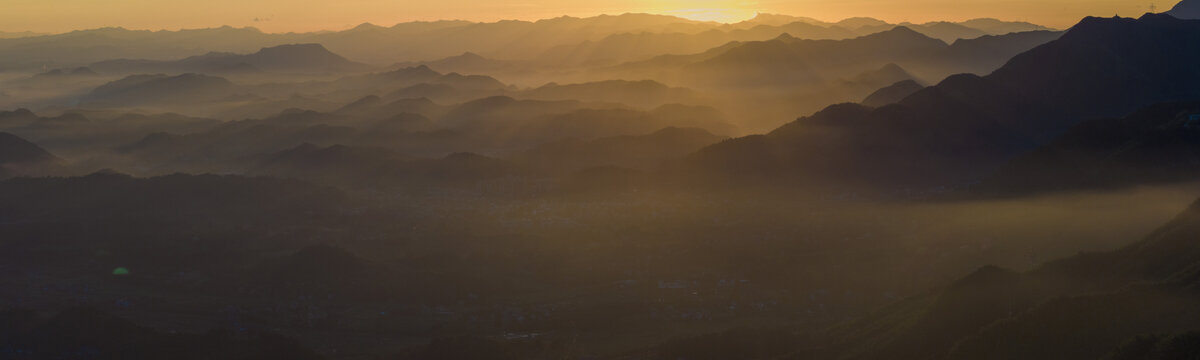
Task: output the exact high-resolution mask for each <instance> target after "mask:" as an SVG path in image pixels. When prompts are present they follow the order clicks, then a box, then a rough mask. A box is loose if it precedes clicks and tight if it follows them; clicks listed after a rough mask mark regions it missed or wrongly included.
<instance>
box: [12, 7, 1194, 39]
mask: <svg viewBox="0 0 1200 360" xmlns="http://www.w3.org/2000/svg"><path fill="white" fill-rule="evenodd" d="M1175 2H1176V0H1165V1H1159V2H1154V3H1155V4H1156V5H1157V6H1158V7H1159V9H1160V10H1165V9H1169V8H1170V7H1171V6H1173V5H1174V3H1175ZM1151 3H1152V2H1151V1H1136V0H1135V1H1130V0H607V1H596V0H435V1H430V0H204V1H198V0H0V31H37V32H63V31H69V30H75V29H84V28H96V27H105V26H122V27H126V28H133V29H171V30H174V29H180V28H204V27H216V26H220V25H233V26H238V27H241V26H254V27H257V28H260V29H262V30H264V31H268V32H286V31H314V30H325V29H331V30H340V29H345V28H348V27H351V26H354V25H356V24H359V23H363V22H371V23H375V24H378V25H392V24H395V23H398V22H404V21H412V20H436V19H465V20H475V21H495V20H500V19H522V20H533V19H540V18H547V17H555V16H559V15H572V16H591V15H597V14H603V13H608V14H619V13H625V12H648V13H660V14H672V15H681V16H692V17H697V18H703V19H717V20H723V21H735V20H740V19H742V18H748V17H751V16H753V14H754V13H756V12H771V13H782V14H789V15H797V16H809V17H814V18H818V19H823V20H838V19H842V18H845V17H851V16H871V17H876V18H880V19H884V20H888V21H892V22H900V21H912V22H924V21H931V20H964V19H969V18H975V17H995V18H1001V19H1006V20H1024V21H1030V22H1035V23H1039V24H1043V25H1048V26H1053V27H1059V28H1066V27H1069V26H1070V25H1071V24H1074V23H1075V22H1076V21H1078V20H1079V19H1080V18H1082V17H1084V16H1088V15H1097V16H1112V15H1114V14H1120V15H1122V16H1139V15H1141V14H1142V13H1144V12H1146V11H1147V9H1148V7H1149V5H1150V4H1151Z"/></svg>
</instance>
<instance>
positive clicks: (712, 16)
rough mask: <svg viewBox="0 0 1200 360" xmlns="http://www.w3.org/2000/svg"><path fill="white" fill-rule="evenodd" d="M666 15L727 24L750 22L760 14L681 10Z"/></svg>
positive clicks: (724, 10)
mask: <svg viewBox="0 0 1200 360" xmlns="http://www.w3.org/2000/svg"><path fill="white" fill-rule="evenodd" d="M664 13H665V14H667V15H674V16H678V17H681V18H685V19H691V20H696V21H715V22H719V23H727V24H728V23H735V22H739V21H745V20H750V19H752V18H754V16H755V15H758V12H757V11H754V10H747V9H723V8H701V9H679V10H671V11H665V12H664Z"/></svg>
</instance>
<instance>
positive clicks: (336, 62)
mask: <svg viewBox="0 0 1200 360" xmlns="http://www.w3.org/2000/svg"><path fill="white" fill-rule="evenodd" d="M88 67H89V68H91V69H92V70H94V71H99V72H102V73H106V74H134V73H139V74H144V73H171V74H180V73H202V74H213V75H216V74H222V73H233V74H239V73H257V72H271V73H285V74H286V73H310V74H325V73H346V72H365V71H368V70H371V69H372V68H371V66H368V65H365V64H360V63H356V62H352V61H350V60H346V58H343V57H341V56H340V55H337V54H334V53H332V52H330V51H329V50H326V49H325V47H324V46H321V45H320V44H293V45H280V46H274V47H269V48H263V49H261V50H259V51H258V52H255V53H253V54H246V55H239V54H231V53H216V52H214V53H208V54H205V55H200V56H192V57H188V58H185V59H180V60H174V61H154V60H124V59H122V60H106V61H101V62H97V63H94V64H91V65H89V66H88Z"/></svg>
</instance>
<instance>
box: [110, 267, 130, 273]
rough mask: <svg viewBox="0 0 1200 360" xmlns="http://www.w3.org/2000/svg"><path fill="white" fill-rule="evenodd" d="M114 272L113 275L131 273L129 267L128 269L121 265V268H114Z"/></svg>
mask: <svg viewBox="0 0 1200 360" xmlns="http://www.w3.org/2000/svg"><path fill="white" fill-rule="evenodd" d="M112 274H113V275H129V269H126V268H124V267H119V268H116V269H113V271H112Z"/></svg>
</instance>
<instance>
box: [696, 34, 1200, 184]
mask: <svg viewBox="0 0 1200 360" xmlns="http://www.w3.org/2000/svg"><path fill="white" fill-rule="evenodd" d="M1198 38H1200V22H1196V21H1185V20H1178V19H1175V18H1172V17H1170V16H1166V15H1152V14H1149V15H1146V16H1144V17H1143V18H1141V19H1137V20H1135V19H1100V18H1088V19H1085V20H1084V21H1083V22H1081V23H1080V24H1079V25H1077V26H1075V27H1074V28H1072V29H1071V30H1070V31H1068V32H1067V34H1065V35H1063V37H1062V38H1060V39H1058V40H1055V41H1052V42H1050V43H1048V44H1046V45H1043V46H1039V47H1037V48H1036V49H1034V50H1031V51H1029V52H1026V53H1024V54H1021V55H1019V56H1017V57H1015V58H1014V59H1013V60H1012V61H1010V62H1009V63H1008V64H1007V65H1005V66H1004V67H1002V68H1001V69H999V70H997V71H996V72H995V73H992V74H991V75H988V76H986V77H978V76H974V75H956V76H952V77H950V78H948V79H946V80H945V81H942V82H941V83H939V84H938V85H936V86H932V87H929V88H926V89H924V90H921V91H918V92H916V93H914V94H912V95H910V96H908V97H907V98H905V99H904V100H902V101H900V102H899V103H898V104H895V105H889V106H884V107H881V108H869V107H864V106H860V105H852V104H844V105H835V106H831V107H830V108H828V109H826V110H824V111H821V112H818V113H816V114H814V115H812V116H809V117H805V118H801V119H799V120H797V121H795V122H793V123H790V124H788V125H785V126H783V127H781V128H779V129H777V130H775V131H773V132H771V133H770V134H769V135H767V136H765V137H748V138H743V139H736V140H733V141H730V142H726V143H723V144H720V145H716V146H713V147H710V148H708V149H705V150H702V151H701V152H700V153H698V155H697V156H696V157H695V158H694V160H693V163H695V164H696V166H699V167H701V168H707V169H709V170H706V171H710V172H711V171H717V172H729V173H731V174H740V175H735V178H736V177H737V176H741V175H745V176H747V177H749V176H759V177H767V178H775V179H781V178H796V177H800V178H807V179H809V180H815V181H818V182H820V181H835V182H849V183H851V184H853V183H869V184H872V185H882V186H888V187H935V186H955V185H959V184H965V183H967V182H970V181H974V180H977V179H979V178H980V177H981V176H982V175H983V174H985V173H986V172H989V171H991V170H992V169H994V168H995V167H996V166H997V165H999V164H1000V163H1002V162H1003V161H1006V160H1008V159H1010V158H1012V157H1014V156H1016V155H1018V154H1020V153H1023V152H1026V151H1029V150H1032V149H1033V148H1035V147H1037V146H1038V145H1039V144H1042V143H1046V142H1048V141H1050V140H1051V139H1053V138H1055V137H1056V136H1058V135H1059V134H1061V133H1062V132H1063V131H1066V129H1068V128H1070V127H1071V126H1073V125H1075V124H1077V123H1079V122H1080V121H1083V120H1087V119H1092V118H1097V117H1109V116H1121V115H1124V114H1126V113H1129V112H1132V111H1133V110H1135V109H1137V108H1138V107H1141V106H1145V105H1149V104H1153V103H1157V102H1166V101H1179V100H1185V99H1189V98H1195V97H1198V96H1200V73H1198V72H1197V71H1196V69H1195V67H1194V66H1192V64H1191V61H1189V60H1187V59H1191V58H1193V57H1195V56H1197V55H1198V54H1200V42H1198V41H1196V40H1197V39H1198ZM751 158H752V159H755V160H754V161H755V162H758V163H759V165H757V166H751V165H749V163H745V162H741V161H740V160H739V159H751ZM768 173H769V174H775V175H771V176H766V174H768ZM822 179H824V180H822Z"/></svg>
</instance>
